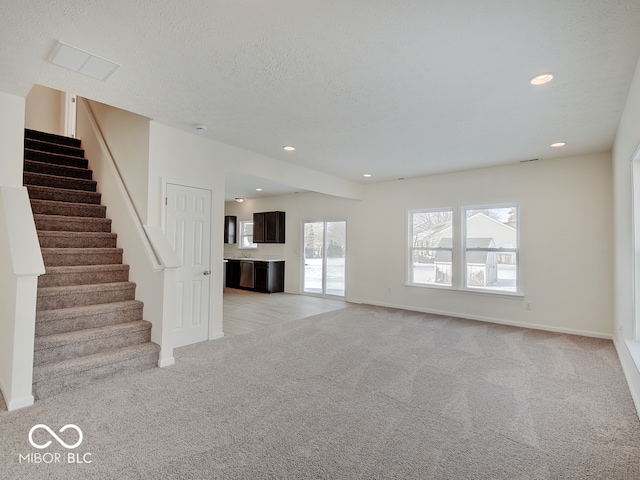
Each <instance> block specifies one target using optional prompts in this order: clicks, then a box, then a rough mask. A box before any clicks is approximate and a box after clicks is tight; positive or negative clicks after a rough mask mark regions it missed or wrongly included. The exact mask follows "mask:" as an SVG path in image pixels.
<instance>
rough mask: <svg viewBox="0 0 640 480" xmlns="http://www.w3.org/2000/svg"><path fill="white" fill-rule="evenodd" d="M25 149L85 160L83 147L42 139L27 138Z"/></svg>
mask: <svg viewBox="0 0 640 480" xmlns="http://www.w3.org/2000/svg"><path fill="white" fill-rule="evenodd" d="M24 148H30V149H31V150H38V151H41V152H53V153H61V152H64V153H63V155H70V156H76V157H78V158H84V150H83V149H82V148H81V147H76V146H75V145H65V144H63V143H56V142H51V141H48V139H47V140H42V139H40V138H32V137H26V136H25V139H24Z"/></svg>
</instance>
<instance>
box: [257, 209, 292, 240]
mask: <svg viewBox="0 0 640 480" xmlns="http://www.w3.org/2000/svg"><path fill="white" fill-rule="evenodd" d="M253 243H285V213H284V212H258V213H254V214H253Z"/></svg>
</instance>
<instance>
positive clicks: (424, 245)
mask: <svg viewBox="0 0 640 480" xmlns="http://www.w3.org/2000/svg"><path fill="white" fill-rule="evenodd" d="M452 221H453V209H452V208H446V209H438V210H413V211H411V212H410V223H409V228H410V234H409V235H410V238H411V244H410V247H409V248H410V252H411V253H410V258H411V266H410V269H409V272H410V279H409V283H412V284H417V285H432V286H441V287H451V286H452V284H453V270H452V268H451V259H452V255H453V245H452V230H451V225H452Z"/></svg>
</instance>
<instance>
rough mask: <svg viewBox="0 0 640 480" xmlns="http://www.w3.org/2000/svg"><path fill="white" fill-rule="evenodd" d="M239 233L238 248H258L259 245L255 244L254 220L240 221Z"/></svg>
mask: <svg viewBox="0 0 640 480" xmlns="http://www.w3.org/2000/svg"><path fill="white" fill-rule="evenodd" d="M239 231H240V242H239V243H238V248H258V244H256V243H253V220H240V223H239Z"/></svg>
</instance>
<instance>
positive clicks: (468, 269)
mask: <svg viewBox="0 0 640 480" xmlns="http://www.w3.org/2000/svg"><path fill="white" fill-rule="evenodd" d="M462 212H463V222H464V224H463V250H464V252H463V254H464V264H463V268H464V275H463V278H464V282H465V283H464V287H465V288H468V289H472V290H484V291H493V292H511V293H517V292H519V282H518V277H519V275H518V206H517V205H504V206H497V207H487V208H482V207H464V208H463V209H462Z"/></svg>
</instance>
